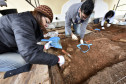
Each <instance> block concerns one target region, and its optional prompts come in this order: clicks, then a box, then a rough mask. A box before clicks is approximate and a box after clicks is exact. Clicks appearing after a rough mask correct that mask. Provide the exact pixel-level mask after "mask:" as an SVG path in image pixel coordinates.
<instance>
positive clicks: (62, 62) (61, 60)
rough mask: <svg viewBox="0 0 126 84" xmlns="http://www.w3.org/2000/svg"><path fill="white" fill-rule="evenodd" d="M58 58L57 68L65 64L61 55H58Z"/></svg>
mask: <svg viewBox="0 0 126 84" xmlns="http://www.w3.org/2000/svg"><path fill="white" fill-rule="evenodd" d="M58 58H59V61H58V63H59V66H62V65H63V64H64V63H65V59H64V57H63V56H62V55H59V56H58Z"/></svg>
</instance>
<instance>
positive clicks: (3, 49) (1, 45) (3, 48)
mask: <svg viewBox="0 0 126 84" xmlns="http://www.w3.org/2000/svg"><path fill="white" fill-rule="evenodd" d="M16 51H17V48H10V47H8V46H6V45H5V44H4V43H2V42H0V54H2V53H6V52H16Z"/></svg>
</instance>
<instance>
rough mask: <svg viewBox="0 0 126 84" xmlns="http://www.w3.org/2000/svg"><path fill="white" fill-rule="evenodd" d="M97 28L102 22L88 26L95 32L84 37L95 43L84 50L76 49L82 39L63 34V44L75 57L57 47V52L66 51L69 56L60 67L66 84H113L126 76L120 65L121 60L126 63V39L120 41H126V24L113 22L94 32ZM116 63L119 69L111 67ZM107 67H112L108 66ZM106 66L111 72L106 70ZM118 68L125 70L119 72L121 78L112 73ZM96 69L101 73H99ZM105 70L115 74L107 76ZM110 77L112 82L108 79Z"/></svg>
mask: <svg viewBox="0 0 126 84" xmlns="http://www.w3.org/2000/svg"><path fill="white" fill-rule="evenodd" d="M95 28H99V29H100V24H96V25H94V24H91V23H90V24H89V25H88V28H87V29H88V30H92V31H93V32H92V33H89V34H87V35H85V38H84V41H87V43H88V44H92V46H90V50H89V51H88V52H86V53H83V52H82V51H81V50H80V49H79V48H77V45H78V44H79V41H74V40H71V38H70V37H68V38H64V37H61V44H62V46H63V49H64V50H65V51H67V52H68V53H69V54H70V55H71V56H72V58H69V57H68V56H67V55H65V54H64V53H62V52H61V50H60V49H55V50H54V51H55V54H57V55H59V54H63V55H64V56H65V59H66V63H65V64H64V66H62V68H60V72H61V75H62V77H63V80H64V82H65V84H84V83H85V84H113V83H115V82H116V81H118V80H119V79H120V78H122V77H124V76H125V75H126V73H125V72H126V68H125V66H122V67H121V68H120V66H121V65H122V63H121V62H124V63H123V64H126V62H125V60H126V42H121V41H120V39H123V40H126V26H118V25H111V27H109V28H106V29H105V30H101V31H95V30H94V29H95ZM80 47H81V48H82V50H84V51H85V50H87V49H88V47H87V46H80ZM117 63H118V64H117ZM116 64H117V65H116ZM113 66H116V67H117V68H114V69H112V67H113ZM106 67H109V69H105V68H106ZM104 69H105V70H108V71H104ZM119 70H123V71H124V72H121V73H122V74H119V75H118V77H114V75H113V74H115V73H118V72H119ZM102 71H103V72H102ZM110 71H111V72H112V73H110ZM97 72H101V73H102V74H101V75H99V73H98V74H97ZM106 72H109V75H113V76H108V74H106V75H105V73H106ZM95 75H96V76H95ZM95 77H96V78H95ZM101 77H102V78H101ZM104 78H105V79H104ZM110 79H113V80H110ZM107 80H109V81H108V82H106V81H107ZM117 84H121V83H117Z"/></svg>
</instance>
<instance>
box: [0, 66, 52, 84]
mask: <svg viewBox="0 0 126 84" xmlns="http://www.w3.org/2000/svg"><path fill="white" fill-rule="evenodd" d="M3 75H4V73H0V84H50V81H49V73H48V66H47V65H39V64H34V65H33V66H32V69H31V70H30V71H29V72H24V73H21V74H18V75H15V76H12V77H9V78H6V79H3Z"/></svg>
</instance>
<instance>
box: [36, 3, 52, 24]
mask: <svg viewBox="0 0 126 84" xmlns="http://www.w3.org/2000/svg"><path fill="white" fill-rule="evenodd" d="M34 10H36V11H38V12H40V13H42V14H44V15H45V16H46V17H48V18H49V19H50V21H51V22H52V20H53V12H52V10H51V8H50V7H48V6H46V5H40V6H38V7H36V8H35V9H34Z"/></svg>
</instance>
